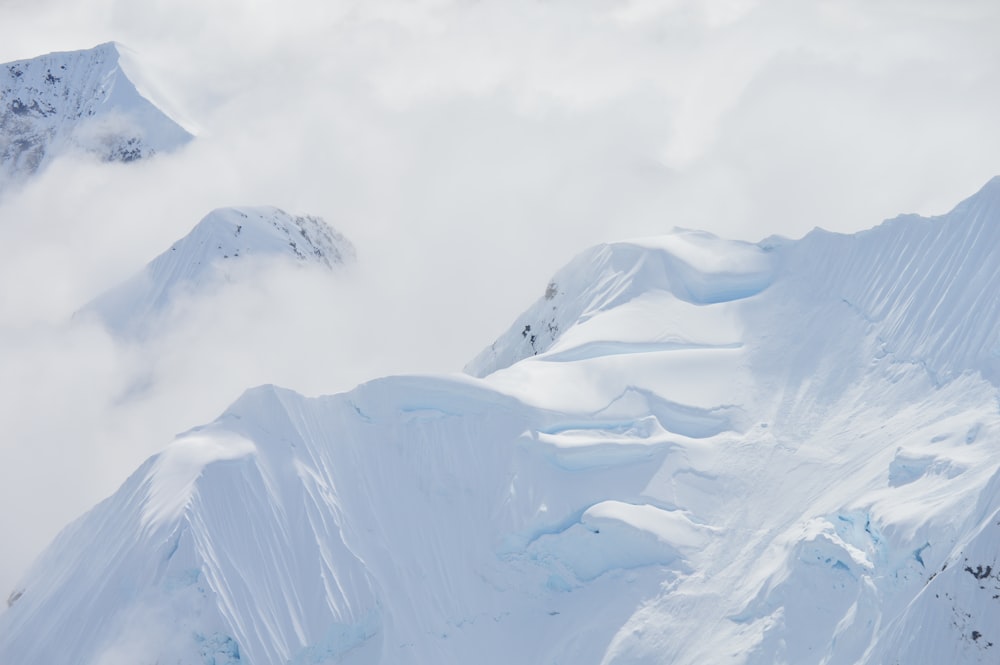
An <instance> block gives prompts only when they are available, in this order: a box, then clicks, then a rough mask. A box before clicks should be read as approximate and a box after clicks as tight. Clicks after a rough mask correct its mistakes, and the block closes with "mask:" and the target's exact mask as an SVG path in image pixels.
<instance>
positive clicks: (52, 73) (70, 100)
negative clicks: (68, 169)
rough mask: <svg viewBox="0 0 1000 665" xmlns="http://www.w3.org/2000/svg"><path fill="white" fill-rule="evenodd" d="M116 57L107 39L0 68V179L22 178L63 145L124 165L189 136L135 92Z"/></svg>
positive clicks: (114, 47) (119, 57) (119, 51)
mask: <svg viewBox="0 0 1000 665" xmlns="http://www.w3.org/2000/svg"><path fill="white" fill-rule="evenodd" d="M122 54H123V50H122V47H120V46H119V45H118V44H115V43H113V42H109V43H106V44H101V45H99V46H96V47H94V48H92V49H86V50H81V51H69V52H60V53H50V54H48V55H43V56H39V57H36V58H31V59H29V60H18V61H14V62H8V63H4V64H2V65H0V183H2V181H3V180H19V179H23V178H25V177H27V176H30V175H31V174H33V173H35V172H36V171H38V170H39V169H40V168H42V167H43V166H44V165H45V164H46V163H47V162H48V161H50V160H51V159H53V158H54V157H55V156H57V155H59V154H60V153H63V152H65V151H67V150H83V151H85V152H89V153H93V154H95V155H97V156H98V157H99V158H101V159H103V160H106V161H122V162H129V161H133V160H136V159H142V158H144V157H148V156H150V155H152V154H154V153H156V152H165V151H170V150H173V149H175V148H177V147H179V146H181V145H183V144H184V143H186V142H188V141H189V140H190V139H191V138H192V137H191V134H190V133H188V132H187V131H186V130H185V129H184V128H183V127H181V126H180V125H178V124H177V123H176V122H174V121H173V120H171V119H170V118H169V117H167V116H166V115H165V114H164V113H163V112H162V111H161V110H160V109H158V108H157V107H156V106H154V105H153V103H152V102H151V101H149V100H148V99H147V98H146V97H144V96H143V95H142V94H140V92H139V91H138V90H137V89H136V86H135V84H134V83H133V82H132V80H131V79H130V78H129V76H128V74H127V72H126V71H125V69H123V66H122V61H123V58H122ZM125 60H129V62H130V63H131V64H130V65H129V66H128V67H129V69H131V70H132V71H134V70H135V64H134V63H133V62H132V59H131V58H127V57H126V58H125Z"/></svg>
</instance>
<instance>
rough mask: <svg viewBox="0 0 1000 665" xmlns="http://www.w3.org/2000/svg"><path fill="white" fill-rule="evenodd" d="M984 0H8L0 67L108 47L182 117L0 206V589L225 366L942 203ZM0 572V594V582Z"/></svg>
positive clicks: (346, 342)
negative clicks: (591, 277)
mask: <svg viewBox="0 0 1000 665" xmlns="http://www.w3.org/2000/svg"><path fill="white" fill-rule="evenodd" d="M998 28H1000V6H997V5H996V3H993V2H989V1H965V2H947V3H946V2H931V1H923V2H920V1H918V2H912V1H908V2H904V1H902V0H899V1H889V2H881V3H877V5H873V4H872V3H865V2H860V1H859V2H851V1H845V2H791V1H771V2H752V1H741V0H719V1H717V2H694V1H690V2H688V1H684V0H663V1H659V2H652V1H632V2H628V1H622V2H612V1H611V0H585V1H582V2H580V1H573V2H571V1H569V0H551V1H545V2H543V1H540V0H532V1H521V0H513V1H511V2H485V1H484V2H470V1H446V0H431V1H427V2H365V3H344V2H341V3H338V2H312V1H308V2H306V1H302V2H282V3H279V2H274V1H269V0H260V1H258V2H253V3H246V2H236V1H235V0H228V1H221V0H218V1H214V2H209V3H205V2H196V1H194V0H182V1H178V0H171V1H170V2H167V1H166V0H159V1H156V0H153V1H149V2H143V3H134V2H128V1H127V0H74V1H73V2H69V1H68V0H32V1H30V2H29V1H27V0H23V1H22V0H13V1H12V0H6V1H5V2H4V3H2V4H0V61H10V60H14V59H20V58H27V57H32V56H35V55H40V54H42V53H46V52H50V51H58V50H72V49H78V48H89V47H92V46H94V45H96V44H98V43H101V42H105V41H110V40H114V41H118V42H120V43H122V44H123V45H125V46H126V47H128V49H130V51H131V55H132V57H133V59H134V60H135V61H136V62H137V63H138V64H139V65H141V67H142V74H143V76H142V79H143V80H142V81H141V82H140V83H141V85H140V87H141V88H142V89H144V90H147V91H148V92H149V93H150V94H151V95H152V96H153V97H154V98H155V100H156V101H157V103H158V104H159V105H160V106H161V107H162V108H164V109H165V110H167V111H168V112H170V113H171V114H172V115H173V116H174V117H175V118H176V119H178V120H179V121H181V122H182V123H183V124H185V126H186V127H187V128H189V129H190V130H191V131H192V132H194V133H195V134H196V135H197V138H196V139H195V141H193V142H192V143H191V144H190V145H188V146H187V147H185V148H183V149H182V150H179V151H177V152H175V153H172V154H165V155H159V156H157V157H156V158H154V159H152V160H148V161H146V162H142V163H137V164H127V165H121V164H99V163H96V162H94V161H93V160H90V159H88V158H86V157H83V156H67V157H65V158H62V159H59V160H56V161H55V163H53V164H51V166H50V167H49V168H47V169H46V170H45V171H44V172H43V173H41V174H39V175H38V176H37V177H36V178H34V179H33V180H32V181H31V182H29V183H27V184H26V185H25V186H24V187H23V188H21V189H20V190H18V191H16V192H13V193H8V195H7V196H6V197H5V198H4V199H3V200H0V279H2V281H3V284H4V287H3V291H2V293H3V296H2V299H0V367H2V368H3V371H2V372H0V425H2V431H3V433H4V436H3V437H2V439H0V505H2V506H3V508H2V509H0V531H2V533H4V534H5V537H4V538H3V540H2V541H0V542H2V545H0V590H7V589H12V588H13V587H14V586H15V585H16V580H17V578H18V577H19V576H20V575H21V574H22V573H23V571H24V569H25V567H26V566H27V565H28V564H29V563H30V561H31V560H32V559H33V558H34V557H35V556H36V555H37V553H38V552H39V551H40V550H41V548H42V547H44V545H45V544H46V543H47V542H48V541H49V540H50V539H51V538H52V537H53V536H54V535H55V533H56V532H57V531H58V530H59V529H60V528H61V527H62V526H63V525H65V524H66V523H67V522H68V521H69V520H71V519H73V518H74V517H76V516H78V515H79V514H81V513H82V512H83V511H85V510H86V509H88V508H89V507H90V506H92V505H93V504H94V503H95V502H96V501H99V500H100V499H101V498H103V497H104V496H107V495H108V494H109V493H111V492H113V491H114V489H115V488H116V487H117V486H118V485H119V484H120V483H121V482H122V481H123V480H124V478H125V477H126V476H127V474H128V473H130V472H131V470H132V469H134V468H135V467H136V466H137V465H138V464H139V463H140V462H141V461H142V460H143V459H144V458H145V457H146V456H148V455H150V454H152V453H154V452H155V451H157V450H159V449H160V448H162V447H163V446H164V445H166V444H167V443H168V442H169V441H170V439H171V437H172V436H173V435H174V434H176V433H178V432H180V431H183V430H185V429H187V428H189V427H192V426H195V425H197V424H200V423H203V422H206V421H208V420H211V419H213V418H214V417H216V416H217V415H218V414H219V413H221V411H222V410H223V409H224V408H225V407H226V405H227V404H229V403H230V402H232V401H233V400H234V399H235V398H236V397H237V396H238V395H239V394H240V392H242V390H243V389H245V388H247V387H250V386H252V385H257V384H260V383H267V382H274V383H279V384H281V385H285V386H288V387H291V388H295V389H297V390H300V391H303V392H305V393H307V394H320V393H325V392H334V391H342V390H348V389H350V388H351V387H352V386H354V385H356V384H357V383H359V382H361V381H365V380H368V379H371V378H375V377H378V376H382V375H385V374H395V373H404V372H450V371H458V370H460V369H461V367H462V365H463V364H464V363H465V362H466V361H468V360H469V359H471V358H472V357H473V356H474V355H475V354H476V353H477V352H478V351H479V350H480V349H481V348H482V347H484V346H486V345H488V344H489V343H490V342H491V341H492V340H493V339H494V338H495V337H496V336H497V335H498V334H500V333H501V332H502V331H503V330H504V329H505V328H506V326H507V325H508V324H509V323H510V322H511V321H512V320H513V318H514V317H515V316H516V315H517V313H519V312H520V311H521V310H523V309H525V308H526V307H527V306H528V305H530V304H531V302H532V301H533V300H534V299H535V298H537V297H539V296H541V295H542V293H543V291H544V288H545V285H546V284H547V281H548V278H549V276H550V275H551V274H552V273H554V272H555V271H556V270H557V269H558V268H559V267H560V266H561V265H563V264H564V263H565V262H566V261H568V260H569V259H570V258H572V256H573V255H575V254H576V253H578V252H580V251H581V250H583V249H585V248H586V247H588V246H590V245H592V244H595V243H600V242H608V241H613V240H617V239H625V238H629V237H635V236H646V235H653V234H657V233H663V232H666V231H669V230H670V229H672V228H674V227H677V226H679V227H688V228H701V229H706V230H709V231H712V232H714V233H717V234H719V235H723V236H728V237H735V238H742V239H748V240H758V239H760V238H763V237H766V236H768V235H772V234H782V235H786V236H790V237H799V236H801V235H803V234H804V233H806V232H808V231H809V230H810V229H811V228H813V227H815V226H822V227H825V228H828V229H832V230H838V231H844V232H849V231H855V230H858V229H863V228H867V227H870V226H872V225H874V224H877V223H878V222H879V221H881V220H882V219H884V218H887V217H891V216H895V215H896V214H898V213H904V212H919V213H923V214H937V213H942V212H945V211H946V210H948V209H949V208H950V207H952V206H953V205H954V204H955V203H957V202H958V201H959V200H960V199H961V198H964V197H965V196H968V195H970V194H972V193H973V192H974V191H975V190H976V189H977V188H978V187H980V186H981V185H982V184H983V183H985V182H986V180H988V179H989V178H990V177H991V176H993V175H996V174H998V173H1000V129H998V127H997V123H996V122H995V119H996V118H997V117H1000V52H998V51H1000V45H998V43H997V40H996V38H995V36H996V34H997V31H998ZM228 205H276V206H279V207H281V208H283V209H285V210H287V211H289V212H292V213H297V214H312V215H319V216H321V217H323V218H324V219H326V220H327V221H328V222H329V223H330V224H331V225H332V226H334V227H335V228H337V229H338V230H339V231H341V232H342V233H344V234H345V235H346V236H347V237H348V238H349V239H350V240H351V241H352V242H353V243H354V244H355V246H356V248H357V252H358V260H357V264H356V265H355V266H354V267H353V268H351V269H349V270H347V271H342V272H341V273H338V274H333V275H330V274H326V273H323V272H321V271H318V270H311V269H304V268H301V267H289V266H286V265H275V264H268V265H266V266H258V267H257V268H256V269H254V270H252V271H248V273H247V274H246V275H244V278H243V279H241V280H237V281H236V282H235V283H232V284H230V285H228V286H226V287H219V288H213V289H208V290H207V291H206V292H205V293H203V294H200V295H199V296H198V297H196V298H193V299H191V300H189V301H186V302H181V303H178V305H177V307H176V308H175V309H174V310H173V311H172V312H171V313H170V314H169V315H168V316H167V317H166V318H165V319H164V320H163V321H162V322H161V325H160V329H159V332H158V334H156V335H155V336H154V337H153V338H151V339H149V340H147V341H146V342H144V343H141V344H137V343H131V342H124V341H122V340H116V339H114V338H112V337H111V336H110V335H109V334H108V333H107V332H106V331H104V330H103V329H102V328H101V327H100V326H99V325H97V324H96V323H94V322H87V321H81V320H79V319H74V318H73V313H74V312H75V311H77V310H78V309H79V308H80V307H81V306H83V305H84V304H85V303H86V302H88V301H89V300H90V299H91V298H93V297H95V296H96V295H98V294H99V293H101V292H103V291H104V290H105V289H107V288H109V287H110V286H112V285H114V284H116V283H118V282H119V281H121V280H123V279H125V278H127V277H128V276H130V275H132V274H133V273H135V272H136V271H137V270H139V269H140V268H141V267H142V266H143V265H144V264H145V263H146V262H148V261H149V260H150V259H152V258H153V257H154V256H155V255H157V254H158V253H159V252H161V251H164V250H165V249H167V248H168V247H169V245H170V243H172V242H173V241H175V240H176V239H178V238H180V237H181V236H183V235H184V234H185V233H187V232H188V231H189V230H190V229H191V227H193V226H194V224H195V223H197V221H198V220H199V219H200V218H201V217H203V216H204V215H205V214H206V213H207V212H209V211H210V210H212V209H213V208H216V207H220V206H228ZM4 593H6V591H4Z"/></svg>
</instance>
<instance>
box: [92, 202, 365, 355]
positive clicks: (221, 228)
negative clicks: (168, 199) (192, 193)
mask: <svg viewBox="0 0 1000 665" xmlns="http://www.w3.org/2000/svg"><path fill="white" fill-rule="evenodd" d="M266 258H290V259H293V260H295V261H301V262H306V263H310V264H317V265H320V266H323V267H324V268H327V269H331V270H332V269H334V268H336V267H337V266H342V265H344V264H346V263H349V262H351V261H353V260H354V247H353V245H351V243H350V241H349V240H347V239H346V238H345V237H344V236H343V235H341V234H340V233H338V232H337V231H335V230H334V229H333V228H331V227H330V226H329V225H328V224H327V223H326V222H325V221H323V220H322V219H320V218H319V217H312V216H308V215H307V216H299V215H290V214H288V213H286V212H285V211H284V210H281V209H279V208H274V207H271V206H261V207H242V208H219V209H217V210H213V211H212V212H210V213H209V214H208V215H206V216H205V217H204V218H202V220H201V221H200V222H198V224H197V225H196V226H195V227H194V229H192V231H191V232H190V233H189V234H188V235H186V236H184V237H183V238H181V239H180V240H178V241H177V242H176V243H174V244H173V245H172V246H171V247H170V249H168V250H167V251H165V252H163V253H162V254H160V255H159V256H157V257H156V258H155V259H153V260H152V261H151V262H150V263H149V264H148V265H147V266H146V267H145V268H144V269H143V270H142V271H141V272H139V274H137V275H135V276H134V277H132V278H130V279H129V280H127V281H126V282H124V283H123V284H121V285H119V286H117V287H115V288H114V289H112V290H111V291H109V292H107V293H105V294H103V295H101V296H99V297H98V298H96V299H95V300H93V301H92V302H91V303H89V304H88V305H87V306H86V307H85V308H84V309H83V310H82V311H83V313H92V314H95V315H97V316H98V317H99V318H100V319H101V320H102V321H103V322H104V324H105V325H106V326H107V327H108V328H109V329H110V330H112V331H113V332H115V333H116V334H118V335H123V336H136V335H142V334H144V333H145V332H147V331H148V329H149V327H150V326H151V325H153V324H154V323H155V319H156V316H157V315H159V314H161V313H162V312H164V311H165V310H166V309H167V308H169V307H170V305H171V304H172V303H173V302H174V301H175V299H176V298H177V297H178V296H179V295H181V294H190V293H193V292H196V291H198V290H200V289H207V288H210V287H212V286H213V285H215V284H218V283H219V282H220V281H225V280H226V279H229V278H230V276H231V274H232V272H231V271H232V269H233V268H234V267H235V265H236V264H241V263H243V262H245V261H247V260H259V259H266Z"/></svg>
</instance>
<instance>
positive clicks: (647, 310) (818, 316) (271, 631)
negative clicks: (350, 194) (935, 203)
mask: <svg viewBox="0 0 1000 665" xmlns="http://www.w3.org/2000/svg"><path fill="white" fill-rule="evenodd" d="M996 189H997V188H996V183H995V182H994V183H991V184H990V185H989V186H987V187H986V188H985V189H984V190H983V191H981V192H980V193H979V194H977V195H976V196H974V197H972V198H971V199H969V200H968V201H966V202H965V203H963V204H962V205H960V206H959V207H958V208H956V209H955V210H954V211H953V212H952V213H950V214H949V215H946V216H944V217H942V218H939V219H933V220H921V219H916V218H906V219H900V220H894V221H892V222H888V223H886V224H884V225H882V226H880V227H878V228H877V229H874V230H872V231H869V232H865V233H862V234H858V235H856V236H839V235H834V234H829V233H824V232H815V233H813V234H810V235H809V236H807V237H806V238H804V239H803V240H801V241H797V242H792V241H785V240H781V239H772V240H769V241H765V242H762V243H759V244H756V245H750V244H746V243H733V242H729V241H724V240H720V239H718V238H714V237H712V236H709V235H706V234H700V233H694V232H687V231H682V232H678V233H675V234H673V235H669V236H666V237H664V238H659V239H651V240H644V241H634V242H628V243H618V244H614V245H608V246H605V247H600V248H597V249H595V250H592V251H590V252H588V253H586V254H585V255H583V256H582V257H580V258H579V259H577V260H576V261H574V262H573V263H572V264H570V266H569V267H567V268H566V269H564V270H563V271H561V272H560V273H559V274H558V275H557V277H556V278H555V279H554V280H553V281H552V284H550V285H549V288H548V291H547V293H546V295H545V296H543V297H542V299H540V300H539V302H538V303H537V304H536V305H535V306H534V307H533V308H532V309H530V310H529V312H528V313H526V314H525V315H524V316H523V317H522V318H521V319H519V320H518V322H517V323H516V324H515V326H514V327H513V328H512V329H511V331H510V332H509V333H508V334H507V335H505V336H504V337H502V338H501V340H499V341H498V343H497V344H495V345H494V346H493V347H492V348H491V349H490V350H489V351H488V353H486V354H485V355H483V356H480V358H479V359H477V361H476V362H475V363H473V369H474V371H476V373H479V374H483V375H485V378H474V377H470V376H467V375H455V376H447V377H421V376H416V377H398V378H389V379H382V380H378V381H374V382H371V383H368V384H365V385H362V386H360V387H358V388H357V389H355V390H354V391H352V392H350V393H347V394H344V395H336V396H332V397H322V398H314V399H307V398H304V397H302V396H299V395H297V394H295V393H292V392H290V391H284V390H280V389H276V388H272V387H262V388H257V389H253V390H251V391H248V392H247V393H246V394H245V395H244V396H243V397H242V398H241V399H240V400H239V401H238V402H237V403H236V404H234V405H233V406H232V407H231V408H230V409H229V411H227V412H226V413H225V414H224V415H223V416H222V417H220V418H219V419H218V420H217V421H216V422H215V423H213V424H211V425H209V426H206V427H204V428H201V429H198V430H196V431H193V432H189V433H187V434H185V435H183V436H181V437H179V438H178V440H177V441H175V442H174V443H173V444H171V445H170V446H168V447H167V448H166V449H165V450H164V452H163V453H161V454H160V455H159V456H157V457H155V458H153V459H152V460H150V461H149V462H148V463H147V464H146V465H144V466H143V467H142V468H141V469H140V470H139V471H137V472H136V474H135V475H134V476H133V477H132V478H131V479H129V480H128V481H127V482H126V484H125V485H124V486H123V487H122V489H121V490H120V491H119V492H118V493H117V494H115V495H114V496H113V497H111V498H110V499H108V500H107V501H106V502H104V503H103V504H101V505H99V506H98V507H96V508H95V509H93V510H92V511H91V512H90V513H88V514H87V515H86V516H84V517H83V518H82V519H81V520H79V521H78V522H76V523H74V524H73V525H71V526H70V527H68V528H67V530H66V531H65V532H64V533H63V534H62V535H61V536H60V537H59V538H58V539H57V540H56V542H55V543H53V545H52V546H51V547H50V548H49V550H48V551H47V552H46V553H45V554H44V555H43V556H42V558H41V559H40V560H39V561H38V562H37V564H36V565H35V566H34V567H33V568H32V570H31V571H29V573H28V574H27V575H26V577H25V578H24V579H23V582H22V583H21V584H20V585H19V586H18V588H17V589H16V590H15V594H14V595H12V596H11V604H10V607H9V609H8V610H7V611H6V612H5V613H4V614H3V615H2V616H0V662H46V663H81V664H88V665H89V664H91V663H102V664H106V663H115V662H119V661H122V660H124V661H125V662H145V661H148V662H155V661H156V660H157V659H159V660H160V661H161V662H163V661H169V662H173V663H182V664H185V665H186V664H194V663H204V662H215V663H234V662H241V663H254V664H271V663H295V664H299V663H394V664H396V663H401V664H409V663H412V664H417V663H428V662H479V663H485V664H487V665H492V664H497V665H499V664H501V663H510V662H533V663H593V664H595V665H596V664H598V663H600V664H611V663H622V664H625V663H628V664H630V665H632V664H635V663H651V664H652V663H663V664H666V663H670V664H672V665H676V664H682V665H695V664H698V665H701V664H703V663H735V664H751V663H752V664H761V665H763V664H764V663H768V664H770V663H789V664H795V665H801V664H817V665H819V664H820V663H823V664H839V665H848V664H852V665H853V664H856V663H862V664H864V665H877V664H881V663H891V662H895V661H896V660H898V661H899V662H913V663H946V662H947V663H992V662H996V649H997V648H998V647H997V646H995V645H998V644H1000V632H998V629H997V622H996V617H997V612H998V608H1000V605H997V603H998V602H1000V601H998V600H997V597H996V596H997V594H1000V577H998V570H1000V559H998V558H997V552H998V551H1000V527H998V526H997V525H998V523H1000V504H998V500H1000V490H998V488H1000V480H998V479H1000V447H998V446H997V445H996V441H997V437H998V436H1000V413H998V411H997V403H998V400H1000V395H998V386H997V377H996V376H995V374H994V372H993V370H992V367H993V365H992V364H991V363H992V360H991V355H990V349H991V348H992V347H991V342H990V340H991V339H992V337H991V336H992V335H993V334H995V332H994V331H995V330H996V329H997V323H998V321H997V318H996V317H995V316H994V315H993V314H992V312H993V310H992V309H991V307H992V305H990V304H989V303H987V302H985V301H984V300H981V299H978V298H979V297H980V289H982V288H984V287H988V286H989V285H990V284H992V281H991V280H993V279H994V275H995V274H996V273H997V272H1000V271H998V270H997V267H998V265H1000V263H998V260H997V257H996V256H995V251H996V250H995V247H996V244H995V243H993V242H986V241H987V240H989V238H990V237H991V235H990V234H991V233H993V228H994V227H995V225H996V224H997V223H1000V216H998V213H1000V208H998V207H997V205H996V202H997V201H998V200H1000V193H998V192H997V191H996ZM963 252H964V253H965V256H964V260H960V259H959V258H958V255H959V254H961V253H963ZM968 262H972V263H973V264H975V265H977V266H978V268H979V269H978V270H975V271H973V270H971V269H967V268H966V265H967V263H968ZM978 275H983V276H982V278H979V277H977V276H978ZM977 303H978V304H979V305H980V307H979V309H978V310H977V312H978V315H977V316H973V315H970V314H969V312H968V308H969V307H972V306H975V305H976V304H977ZM553 307H555V309H553ZM921 317H923V319H924V320H925V322H926V325H923V326H921V325H918V323H919V321H920V319H921ZM547 322H552V323H553V330H552V331H551V334H549V335H548V337H545V338H541V337H538V336H536V337H535V339H534V344H535V346H534V347H532V346H531V344H532V342H531V340H530V335H522V332H526V333H533V332H535V329H536V325H539V329H540V330H547V329H546V328H543V327H541V326H542V325H543V324H545V323H547ZM527 325H531V327H532V329H531V330H530V331H528V330H525V326H527ZM957 326H961V329H960V330H958V331H956V330H954V328H955V327H957ZM55 636H58V637H59V639H56V638H55ZM116 659H117V660H116ZM210 659H214V660H210Z"/></svg>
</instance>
